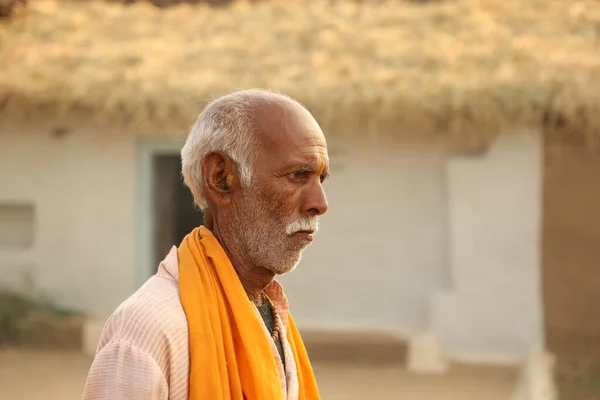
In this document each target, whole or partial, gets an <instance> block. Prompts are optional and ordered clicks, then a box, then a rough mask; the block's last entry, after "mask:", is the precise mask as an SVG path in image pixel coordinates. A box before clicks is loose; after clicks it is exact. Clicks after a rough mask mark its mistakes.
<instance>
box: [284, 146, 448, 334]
mask: <svg viewBox="0 0 600 400" xmlns="http://www.w3.org/2000/svg"><path fill="white" fill-rule="evenodd" d="M351 146H352V147H351ZM330 148H331V149H332V151H331V154H330V158H331V164H332V165H331V175H332V176H331V180H330V181H328V182H327V184H326V186H325V187H326V194H327V196H328V200H329V211H328V213H327V214H326V215H325V216H323V218H322V223H321V229H320V231H319V233H318V234H317V236H316V237H315V242H314V243H313V244H312V245H311V246H310V247H309V248H308V249H307V250H306V251H305V253H304V256H303V260H302V261H301V264H300V265H299V266H298V268H297V269H296V270H295V271H294V272H292V273H290V274H288V275H286V276H283V277H281V278H280V280H281V281H282V283H283V284H284V286H285V291H286V293H287V295H288V296H289V298H290V301H291V307H292V311H293V314H294V317H295V319H296V321H297V323H298V325H299V326H300V327H301V328H305V329H325V330H327V329H331V330H338V329H351V330H386V331H398V332H400V333H403V332H409V331H412V330H414V329H419V328H421V327H423V326H425V325H427V324H428V318H429V316H428V312H429V311H428V304H429V299H430V297H431V296H432V295H433V294H434V293H436V292H438V291H439V290H441V289H442V288H444V287H445V284H446V266H445V263H446V259H447V257H446V248H447V243H446V229H447V228H446V224H447V222H446V205H445V197H446V194H445V184H444V157H443V154H442V152H440V151H434V150H431V149H429V150H427V151H425V150H422V149H419V148H415V147H411V146H408V145H405V144H403V145H399V146H398V147H396V148H394V147H391V148H390V147H383V146H382V147H378V148H375V149H374V150H368V149H365V146H364V145H363V144H361V143H359V144H356V143H347V144H345V146H340V145H339V144H338V145H336V144H335V143H330ZM386 149H387V150H386Z"/></svg>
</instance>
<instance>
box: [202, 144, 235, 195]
mask: <svg viewBox="0 0 600 400" xmlns="http://www.w3.org/2000/svg"><path fill="white" fill-rule="evenodd" d="M202 178H203V181H204V182H203V185H204V193H205V196H206V199H207V200H208V201H210V202H212V203H214V204H215V205H217V206H227V205H229V203H230V202H231V194H232V192H233V186H234V183H235V165H234V163H233V161H231V159H230V158H229V157H227V156H225V155H224V154H221V153H210V154H209V155H208V156H206V157H205V158H204V161H203V162H202Z"/></svg>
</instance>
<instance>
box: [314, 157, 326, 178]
mask: <svg viewBox="0 0 600 400" xmlns="http://www.w3.org/2000/svg"><path fill="white" fill-rule="evenodd" d="M325 171H327V159H326V158H325V155H323V154H319V159H318V165H317V171H316V172H317V173H318V174H319V175H323V173H325Z"/></svg>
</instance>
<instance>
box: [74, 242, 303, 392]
mask: <svg viewBox="0 0 600 400" xmlns="http://www.w3.org/2000/svg"><path fill="white" fill-rule="evenodd" d="M178 278H179V266H178V262H177V249H176V248H175V247H173V248H172V249H171V251H170V252H169V254H168V255H167V257H166V258H165V259H164V260H163V261H162V262H161V263H160V265H159V268H158V271H157V273H156V275H154V276H152V277H151V278H150V279H149V280H148V281H147V282H146V283H145V284H144V285H143V286H142V287H141V288H140V289H138V290H137V291H136V292H135V293H134V294H133V295H131V297H129V298H128V299H127V300H125V301H124V302H123V303H122V304H121V305H120V306H119V307H117V309H116V310H115V311H114V313H113V314H112V315H111V316H110V317H109V319H108V321H107V323H106V325H105V326H104V329H103V331H102V334H101V337H100V342H99V344H98V350H97V352H96V357H95V358H94V361H93V363H92V366H91V368H90V371H89V374H88V377H87V381H86V383H85V389H84V394H83V400H109V399H110V400H187V399H188V388H189V368H190V357H189V345H188V339H189V338H188V325H187V319H186V316H185V313H184V311H183V307H182V305H181V302H180V300H179V284H178ZM265 293H266V294H267V296H269V298H270V299H271V301H272V302H273V304H274V305H275V309H276V311H277V314H278V315H277V316H276V318H279V319H280V323H281V326H282V327H283V331H284V332H285V331H287V322H288V312H289V308H288V302H287V298H286V296H285V294H284V293H283V289H282V287H281V285H280V284H279V283H278V282H277V281H273V282H272V283H271V284H270V285H269V286H267V288H266V289H265ZM255 309H256V308H255ZM256 315H257V318H261V317H260V314H259V312H258V310H257V309H256ZM261 321H262V318H261ZM263 326H264V324H263ZM264 332H265V335H267V336H268V337H269V343H271V350H272V352H273V357H275V360H276V364H277V368H278V371H279V379H280V383H281V389H282V391H283V393H284V397H285V398H286V399H287V400H297V398H298V377H297V373H296V364H295V362H294V355H293V353H292V350H291V347H290V345H289V343H288V341H287V339H286V335H281V336H280V337H281V342H282V343H281V344H282V347H283V353H284V359H285V361H286V363H285V368H284V367H283V363H282V361H281V357H280V356H279V352H278V351H277V348H276V346H275V343H274V342H273V340H272V339H270V336H271V335H270V334H269V332H268V330H267V328H266V326H264Z"/></svg>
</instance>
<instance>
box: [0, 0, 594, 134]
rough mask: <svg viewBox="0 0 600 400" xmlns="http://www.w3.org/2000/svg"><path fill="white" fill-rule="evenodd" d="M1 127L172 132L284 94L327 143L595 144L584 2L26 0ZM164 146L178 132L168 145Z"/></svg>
mask: <svg viewBox="0 0 600 400" xmlns="http://www.w3.org/2000/svg"><path fill="white" fill-rule="evenodd" d="M0 40H1V41H0V46H1V47H0V107H1V111H0V112H1V113H2V114H0V118H1V119H11V120H32V119H41V118H49V117H50V116H51V117H52V118H54V119H57V118H83V119H84V120H85V121H87V122H88V123H97V124H105V123H106V124H109V125H127V124H129V125H132V126H145V127H147V128H146V129H151V130H155V131H161V132H166V130H169V129H173V127H177V129H179V128H181V129H184V128H186V127H187V126H188V125H189V124H191V123H192V122H193V120H194V118H195V116H196V115H197V113H198V112H199V111H200V110H201V107H202V105H203V104H204V101H205V100H208V99H210V98H211V97H213V96H215V95H219V94H223V93H225V92H229V91H231V90H234V89H237V88H243V87H268V88H272V89H276V90H280V91H283V92H285V93H288V94H290V95H292V96H294V97H296V98H298V99H299V100H300V101H301V102H303V103H304V104H305V105H307V106H308V107H309V109H310V110H311V111H313V113H314V114H315V115H316V116H317V118H318V119H319V120H320V122H321V123H322V124H323V125H324V126H325V128H326V129H330V130H335V131H337V132H342V133H343V132H345V131H348V132H350V131H353V132H355V133H360V132H370V133H385V134H399V133H402V132H411V133H415V134H425V133H431V132H434V133H443V134H447V135H450V136H452V135H459V136H460V135H469V134H473V135H474V136H476V137H478V136H485V135H489V134H493V132H494V131H495V130H496V129H497V128H499V127H501V126H505V125H507V124H509V125H524V126H528V125H534V126H541V124H542V123H543V122H544V123H546V124H547V126H559V127H561V128H562V130H563V131H565V132H568V133H569V134H574V133H576V134H578V135H582V136H584V137H587V138H588V139H594V138H598V137H600V5H599V3H598V2H597V1H594V0H591V1H583V0H572V1H567V0H456V1H450V0H448V1H443V2H434V3H430V4H415V3H409V2H401V1H399V0H389V1H371V2H369V1H366V2H354V1H341V0H338V1H331V0H330V1H325V0H314V1H302V2H300V1H293V0H287V1H266V2H259V3H255V4H249V3H247V2H237V3H236V4H235V5H233V6H230V7H227V8H210V7H208V6H202V5H198V6H193V5H182V6H177V7H173V8H169V9H166V10H161V9H157V8H154V7H153V6H151V5H148V4H135V5H132V6H124V5H119V4H107V3H105V2H97V1H68V0H67V1H51V0H34V1H32V2H31V3H30V5H29V6H28V10H27V12H26V13H24V14H23V15H22V16H19V17H15V18H13V19H12V20H11V21H6V22H2V23H1V24H0ZM178 133H179V132H178Z"/></svg>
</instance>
